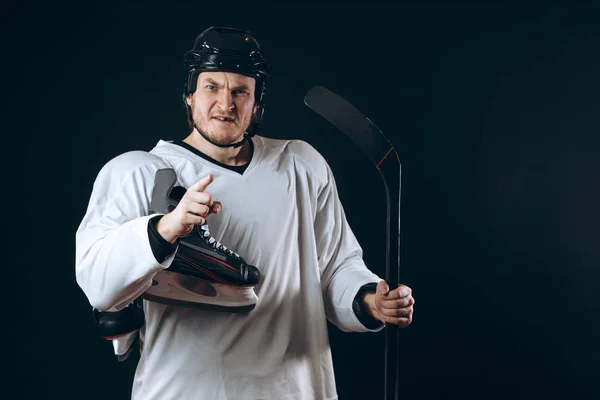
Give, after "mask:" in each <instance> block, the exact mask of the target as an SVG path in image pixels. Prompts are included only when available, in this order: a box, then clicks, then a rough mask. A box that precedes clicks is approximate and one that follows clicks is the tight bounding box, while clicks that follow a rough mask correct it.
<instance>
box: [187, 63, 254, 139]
mask: <svg viewBox="0 0 600 400" xmlns="http://www.w3.org/2000/svg"><path fill="white" fill-rule="evenodd" d="M255 87H256V82H255V80H254V79H253V78H250V77H248V76H244V75H239V74H235V73H231V72H202V73H201V74H200V75H198V82H197V86H196V91H195V92H194V93H193V94H191V95H190V96H188V98H187V99H186V101H187V103H188V105H189V106H190V107H191V109H192V117H193V119H194V123H195V124H196V126H197V127H198V128H199V129H200V130H201V131H202V133H204V134H205V135H206V136H208V137H209V138H210V140H212V141H213V142H215V143H218V144H231V143H235V142H237V141H239V140H240V137H241V136H242V135H243V134H244V132H246V129H248V126H250V123H251V122H252V118H253V116H254V114H255V112H256V107H255V104H254V90H255Z"/></svg>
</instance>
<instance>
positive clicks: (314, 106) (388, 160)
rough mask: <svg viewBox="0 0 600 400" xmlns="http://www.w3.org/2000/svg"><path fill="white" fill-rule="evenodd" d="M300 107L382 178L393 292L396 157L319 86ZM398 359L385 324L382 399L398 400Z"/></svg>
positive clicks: (392, 329)
mask: <svg viewBox="0 0 600 400" xmlns="http://www.w3.org/2000/svg"><path fill="white" fill-rule="evenodd" d="M304 104H306V105H307V106H308V107H309V108H310V109H311V110H313V111H315V112H316V113H317V114H319V115H320V116H322V117H323V118H325V119H326V120H327V121H329V122H330V123H332V124H333V125H335V126H336V127H337V128H338V129H339V130H340V131H342V132H343V133H345V134H346V135H347V136H349V137H350V139H352V140H353V141H354V143H355V144H356V145H357V146H358V147H359V148H360V149H361V150H362V151H363V152H364V153H365V154H366V155H367V156H368V157H369V158H370V159H371V161H372V162H373V164H374V165H375V168H377V170H378V171H379V174H380V175H381V178H382V179H383V184H384V186H385V192H386V197H387V210H386V211H387V212H386V239H387V243H386V265H385V280H386V282H387V283H388V285H389V286H390V288H392V289H395V288H397V287H398V285H399V284H400V186H401V184H400V183H401V170H402V168H401V163H400V157H399V156H398V153H397V152H396V150H395V149H394V146H392V144H391V143H390V142H389V141H388V140H387V139H386V137H385V136H384V135H383V133H382V132H381V130H380V129H379V128H377V126H375V124H374V123H373V122H371V120H370V119H369V118H367V117H366V116H365V115H364V114H363V113H362V112H361V111H360V110H358V109H357V108H356V107H354V106H353V105H352V104H350V103H349V102H348V101H346V100H345V99H343V98H342V97H340V96H338V95H337V94H335V93H333V92H331V91H330V90H328V89H326V88H324V87H322V86H315V87H313V88H311V89H310V90H309V91H308V92H307V93H306V96H304ZM396 221H397V222H396ZM399 360H400V353H399V329H398V327H397V326H395V325H388V326H387V328H386V331H385V372H384V375H385V377H384V379H385V382H384V398H385V400H398V390H399V374H398V363H399Z"/></svg>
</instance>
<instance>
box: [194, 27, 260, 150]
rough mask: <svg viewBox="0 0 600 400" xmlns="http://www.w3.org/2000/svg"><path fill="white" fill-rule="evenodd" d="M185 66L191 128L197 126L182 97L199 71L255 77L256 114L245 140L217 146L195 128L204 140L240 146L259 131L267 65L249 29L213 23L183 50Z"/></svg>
mask: <svg viewBox="0 0 600 400" xmlns="http://www.w3.org/2000/svg"><path fill="white" fill-rule="evenodd" d="M184 65H185V68H186V74H185V85H184V90H183V100H184V104H185V107H186V110H187V113H188V119H189V122H190V125H191V126H194V127H196V125H195V123H194V121H193V119H192V112H191V110H190V109H189V106H188V105H187V102H186V101H185V99H186V98H187V96H189V95H190V94H192V93H194V92H195V91H196V84H197V82H198V75H199V74H200V73H201V72H208V71H222V72H234V73H237V74H241V75H245V76H249V77H251V78H254V80H255V81H256V88H255V92H254V97H255V101H256V106H257V110H256V116H255V118H254V120H253V121H252V123H251V124H250V126H249V127H248V130H247V132H246V133H245V134H244V139H243V140H242V141H240V142H238V143H234V144H231V145H220V144H217V143H214V142H212V141H211V140H210V139H209V138H208V137H207V136H205V135H204V134H203V133H202V132H200V130H199V129H198V128H197V127H196V129H198V132H200V134H201V135H202V136H204V138H205V139H206V140H208V141H210V142H211V143H213V144H214V145H216V146H219V147H239V146H241V145H242V144H243V143H244V142H245V141H246V140H247V139H248V138H250V137H252V136H254V135H256V134H257V133H258V130H259V127H260V125H261V123H262V118H263V114H264V110H265V105H264V97H265V92H266V88H267V86H266V79H267V77H268V75H269V73H268V70H269V64H268V62H267V60H265V59H264V58H263V56H262V53H261V49H260V45H259V44H258V42H257V41H256V39H255V38H254V37H253V36H252V35H251V33H250V32H248V31H243V30H240V29H235V28H227V27H214V26H212V27H210V28H208V29H206V30H205V31H204V32H202V33H201V34H200V35H198V37H196V40H194V45H193V47H192V49H191V50H188V51H186V52H185V56H184Z"/></svg>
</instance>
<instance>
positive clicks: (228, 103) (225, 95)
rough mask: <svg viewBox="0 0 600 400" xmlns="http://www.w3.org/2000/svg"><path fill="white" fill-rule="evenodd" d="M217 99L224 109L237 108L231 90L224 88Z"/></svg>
mask: <svg viewBox="0 0 600 400" xmlns="http://www.w3.org/2000/svg"><path fill="white" fill-rule="evenodd" d="M217 101H218V104H219V107H220V108H221V109H222V110H226V111H231V110H233V109H234V108H235V104H233V96H232V95H231V92H230V91H229V90H222V91H221V93H219V98H218V100H217Z"/></svg>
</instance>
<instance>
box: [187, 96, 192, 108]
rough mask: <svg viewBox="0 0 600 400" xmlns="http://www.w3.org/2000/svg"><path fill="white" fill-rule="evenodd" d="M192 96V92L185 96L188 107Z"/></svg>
mask: <svg viewBox="0 0 600 400" xmlns="http://www.w3.org/2000/svg"><path fill="white" fill-rule="evenodd" d="M192 96H193V94H189V95H188V96H187V97H186V98H185V102H186V104H187V105H188V106H190V107H191V106H192V100H191V98H192Z"/></svg>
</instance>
